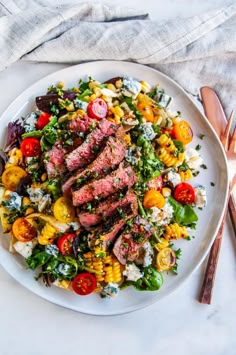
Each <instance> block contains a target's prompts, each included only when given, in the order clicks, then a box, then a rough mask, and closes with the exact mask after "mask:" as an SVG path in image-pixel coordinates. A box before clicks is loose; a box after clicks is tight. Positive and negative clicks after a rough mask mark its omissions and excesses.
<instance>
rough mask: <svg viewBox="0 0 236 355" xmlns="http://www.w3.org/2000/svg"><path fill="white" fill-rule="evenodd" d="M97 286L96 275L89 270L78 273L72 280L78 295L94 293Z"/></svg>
mask: <svg viewBox="0 0 236 355" xmlns="http://www.w3.org/2000/svg"><path fill="white" fill-rule="evenodd" d="M96 286H97V281H96V278H95V276H93V275H92V274H90V273H89V272H83V273H82V274H79V275H77V276H76V277H75V278H74V280H73V281H72V288H73V290H74V291H75V293H77V294H78V295H81V296H86V295H89V294H90V293H92V292H93V291H94V290H95V288H96Z"/></svg>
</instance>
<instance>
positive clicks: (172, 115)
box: [165, 108, 181, 122]
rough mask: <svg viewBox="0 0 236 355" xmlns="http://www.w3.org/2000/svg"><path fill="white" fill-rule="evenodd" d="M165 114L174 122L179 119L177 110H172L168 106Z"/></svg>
mask: <svg viewBox="0 0 236 355" xmlns="http://www.w3.org/2000/svg"><path fill="white" fill-rule="evenodd" d="M165 111H166V114H167V116H168V117H169V118H171V119H173V118H174V119H175V122H179V121H181V118H180V116H179V113H178V112H177V111H172V110H171V109H170V108H168V109H166V110H165Z"/></svg>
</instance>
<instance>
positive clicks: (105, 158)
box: [62, 137, 126, 194]
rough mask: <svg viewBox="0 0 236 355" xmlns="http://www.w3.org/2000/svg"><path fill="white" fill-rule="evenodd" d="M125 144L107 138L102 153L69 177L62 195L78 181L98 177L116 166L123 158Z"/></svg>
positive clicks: (112, 138)
mask: <svg viewBox="0 0 236 355" xmlns="http://www.w3.org/2000/svg"><path fill="white" fill-rule="evenodd" d="M125 152H126V144H125V142H124V141H123V142H122V141H120V140H119V139H117V138H114V137H109V138H108V140H107V142H106V146H105V148H104V149H103V151H102V152H101V153H100V154H99V155H98V156H97V158H96V159H95V160H94V161H93V162H92V163H91V164H90V165H89V166H87V168H86V169H85V170H81V169H80V170H79V171H78V172H76V174H74V175H73V176H71V177H70V178H69V179H68V180H67V181H66V182H65V183H64V184H63V185H62V191H63V193H64V194H68V193H69V192H70V188H71V186H72V185H73V184H74V183H75V182H76V181H77V180H78V179H83V178H84V179H86V177H89V176H91V177H94V176H99V175H101V174H104V173H106V171H108V170H109V169H111V168H112V167H115V166H116V165H118V164H119V163H120V162H121V161H122V160H123V159H124V157H125Z"/></svg>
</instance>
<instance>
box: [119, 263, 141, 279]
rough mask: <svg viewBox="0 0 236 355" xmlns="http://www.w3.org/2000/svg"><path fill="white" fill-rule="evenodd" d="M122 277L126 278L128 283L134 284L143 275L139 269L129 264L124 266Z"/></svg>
mask: <svg viewBox="0 0 236 355" xmlns="http://www.w3.org/2000/svg"><path fill="white" fill-rule="evenodd" d="M123 275H124V276H126V278H127V280H128V281H134V282H135V281H137V280H139V279H140V278H141V277H142V276H143V273H142V272H141V271H140V270H139V268H138V267H137V266H136V265H135V264H134V263H130V264H126V265H125V270H124V271H123Z"/></svg>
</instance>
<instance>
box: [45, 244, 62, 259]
mask: <svg viewBox="0 0 236 355" xmlns="http://www.w3.org/2000/svg"><path fill="white" fill-rule="evenodd" d="M45 252H46V253H47V254H48V255H52V256H57V255H58V253H59V249H58V247H57V246H56V245H55V244H50V245H46V247H45Z"/></svg>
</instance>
